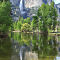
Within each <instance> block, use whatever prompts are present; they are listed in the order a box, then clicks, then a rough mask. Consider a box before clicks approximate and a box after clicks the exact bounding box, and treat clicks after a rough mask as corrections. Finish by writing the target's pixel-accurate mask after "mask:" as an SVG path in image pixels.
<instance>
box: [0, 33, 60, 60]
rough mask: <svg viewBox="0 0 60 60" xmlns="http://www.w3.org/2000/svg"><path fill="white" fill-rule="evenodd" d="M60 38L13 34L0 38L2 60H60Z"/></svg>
mask: <svg viewBox="0 0 60 60" xmlns="http://www.w3.org/2000/svg"><path fill="white" fill-rule="evenodd" d="M59 40H60V36H58V35H49V36H48V35H43V34H38V33H34V34H26V33H11V35H10V37H7V38H0V60H59V59H60V41H59Z"/></svg>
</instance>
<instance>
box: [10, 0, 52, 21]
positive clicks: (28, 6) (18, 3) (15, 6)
mask: <svg viewBox="0 0 60 60" xmlns="http://www.w3.org/2000/svg"><path fill="white" fill-rule="evenodd" d="M10 2H11V4H12V6H11V8H12V12H11V14H12V17H13V20H14V21H16V20H18V19H19V16H23V17H24V18H26V17H32V16H34V15H36V13H37V10H38V8H39V7H40V6H41V5H42V4H43V3H45V4H47V3H48V4H50V3H51V2H52V0H10Z"/></svg>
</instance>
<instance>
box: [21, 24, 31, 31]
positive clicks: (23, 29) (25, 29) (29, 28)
mask: <svg viewBox="0 0 60 60" xmlns="http://www.w3.org/2000/svg"><path fill="white" fill-rule="evenodd" d="M21 31H22V32H30V31H31V27H30V24H28V23H24V24H22V27H21Z"/></svg>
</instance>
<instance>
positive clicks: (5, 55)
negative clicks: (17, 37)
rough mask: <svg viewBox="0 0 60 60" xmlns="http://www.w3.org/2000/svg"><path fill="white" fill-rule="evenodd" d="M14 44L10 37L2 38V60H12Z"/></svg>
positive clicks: (0, 44) (0, 52)
mask: <svg viewBox="0 0 60 60" xmlns="http://www.w3.org/2000/svg"><path fill="white" fill-rule="evenodd" d="M11 52H12V45H11V41H10V38H9V37H7V38H0V60H4V59H5V60H10V58H11Z"/></svg>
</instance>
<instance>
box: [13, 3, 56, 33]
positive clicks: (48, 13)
mask: <svg viewBox="0 0 60 60" xmlns="http://www.w3.org/2000/svg"><path fill="white" fill-rule="evenodd" d="M32 18H33V19H32V21H30V18H29V17H28V18H26V19H23V18H21V17H20V18H19V21H17V22H15V24H14V26H15V28H14V29H15V30H16V29H17V30H21V27H23V28H22V31H25V29H26V28H27V27H26V26H25V24H26V25H30V27H31V29H32V31H36V30H40V31H42V32H48V29H51V30H52V29H53V30H55V28H56V25H57V11H56V8H55V7H54V2H52V3H51V5H48V4H42V6H41V7H40V8H39V9H38V12H37V16H33V17H32ZM28 29H29V27H28ZM28 29H27V30H26V31H29V30H28Z"/></svg>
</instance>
